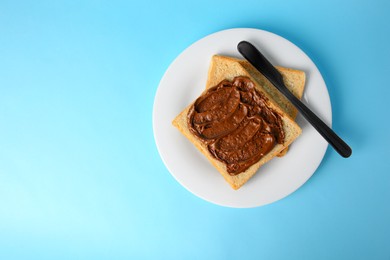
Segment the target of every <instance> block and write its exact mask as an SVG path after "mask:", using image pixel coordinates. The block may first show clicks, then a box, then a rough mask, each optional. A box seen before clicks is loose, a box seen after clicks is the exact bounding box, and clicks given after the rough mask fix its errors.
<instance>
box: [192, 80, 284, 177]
mask: <svg viewBox="0 0 390 260" xmlns="http://www.w3.org/2000/svg"><path fill="white" fill-rule="evenodd" d="M268 102H269V101H268V99H267V98H266V97H265V96H264V95H263V94H261V93H260V92H259V91H257V90H256V89H255V85H254V83H253V82H252V81H251V80H250V79H249V78H247V77H236V78H234V79H233V81H232V82H230V81H228V80H224V81H222V82H221V83H219V84H218V85H217V86H215V87H213V88H210V89H209V90H207V91H206V92H205V93H204V94H203V95H202V96H200V97H199V98H198V99H197V100H196V101H195V103H194V105H193V106H191V108H190V110H189V112H188V117H187V120H188V126H189V129H190V131H191V132H192V133H194V134H195V135H196V136H197V137H199V139H200V140H201V141H202V142H204V143H205V144H207V147H208V149H209V151H210V153H211V154H212V156H214V157H215V158H216V159H217V160H220V161H222V162H224V163H225V164H226V167H227V172H228V173H229V174H230V175H237V174H239V173H241V172H243V171H245V170H246V169H248V168H249V167H250V166H251V165H253V164H255V163H256V162H258V161H259V160H260V159H261V158H262V157H263V156H264V155H266V154H267V153H268V152H269V151H271V150H272V148H273V147H274V146H275V145H276V144H277V143H279V144H281V143H283V141H284V131H283V125H282V120H281V117H280V115H279V114H278V113H277V112H276V111H274V110H273V109H271V108H270V107H269V106H268Z"/></svg>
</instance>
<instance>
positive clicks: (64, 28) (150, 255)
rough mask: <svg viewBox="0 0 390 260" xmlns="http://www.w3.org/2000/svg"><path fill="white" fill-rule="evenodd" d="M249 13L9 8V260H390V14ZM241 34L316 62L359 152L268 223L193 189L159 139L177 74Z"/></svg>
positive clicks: (124, 6) (1, 178)
mask: <svg viewBox="0 0 390 260" xmlns="http://www.w3.org/2000/svg"><path fill="white" fill-rule="evenodd" d="M240 3H241V4H238V2H237V1H222V0H217V1H206V0H200V1H182V2H180V1H173V0H170V1H156V0H155V1H80V3H76V1H25V2H22V1H1V3H0V124H1V126H0V259H387V260H388V259H390V202H389V201H390V163H389V156H388V150H389V148H388V147H389V146H390V134H389V133H390V124H389V115H388V113H387V112H386V111H388V104H389V101H388V100H389V96H390V87H389V74H390V62H389V61H390V47H389V46H390V29H389V28H390V27H389V24H390V16H389V15H388V13H389V12H390V2H389V1H336V0H330V1H322V2H315V1H308V0H307V1H279V0H276V1H259V0H256V1H241V2H240ZM234 27H253V28H259V29H264V30H268V31H271V32H274V33H276V34H279V35H281V36H283V37H285V38H287V39H289V40H290V41H292V42H294V43H295V44H296V45H298V46H299V47H300V48H301V49H303V50H304V51H305V52H306V53H307V54H308V55H309V56H310V57H311V58H312V60H313V61H314V62H315V63H316V65H317V66H318V68H319V69H320V71H321V73H322V75H323V77H324V79H325V82H326V83H327V86H328V89H329V93H330V97H331V102H332V108H333V127H334V129H335V130H336V132H337V133H339V134H340V136H342V137H343V138H344V139H345V140H346V141H347V142H348V143H349V144H350V145H351V146H352V148H353V155H352V157H351V158H349V159H343V158H341V157H340V156H339V155H338V154H337V153H336V152H334V151H333V150H332V149H328V151H327V153H326V156H325V158H324V160H323V162H322V164H321V165H320V167H319V169H318V170H317V171H316V173H315V174H314V175H313V177H312V178H311V179H310V180H309V181H308V182H307V183H306V184H305V185H304V186H303V187H302V188H300V189H299V190H298V191H296V192H295V193H293V194H292V195H290V196H289V197H287V198H285V199H283V200H281V201H278V202H276V203H274V204H271V205H267V206H264V207H260V208H254V209H231V208H224V207H220V206H216V205H213V204H210V203H208V202H205V201H203V200H201V199H199V198H197V197H195V196H194V195H192V194H191V193H189V192H188V191H187V190H185V189H184V188H183V187H181V186H180V185H179V184H178V183H177V182H176V181H175V180H174V179H173V177H172V176H171V175H170V174H169V172H168V171H167V169H166V168H165V166H164V164H163V163H162V161H161V159H160V157H159V154H158V152H157V149H156V146H155V143H154V139H153V131H152V109H153V101H154V95H155V92H156V89H157V86H158V84H159V81H160V79H161V77H162V76H163V74H164V72H165V70H166V69H167V68H168V66H169V64H170V63H171V62H172V61H173V60H174V58H175V57H176V56H177V55H179V54H180V52H182V51H183V50H184V49H185V48H186V47H187V46H188V45H190V44H191V43H193V42H195V41H197V40H198V39H200V38H202V37H204V36H206V35H208V34H210V33H213V32H216V31H219V30H222V29H228V28H234ZM292 174H293V173H292Z"/></svg>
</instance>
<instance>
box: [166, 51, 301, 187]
mask: <svg viewBox="0 0 390 260" xmlns="http://www.w3.org/2000/svg"><path fill="white" fill-rule="evenodd" d="M218 57H220V56H214V57H213V59H212V61H211V66H210V69H209V75H208V80H207V84H206V87H207V88H206V90H205V92H207V91H208V89H209V88H210V87H212V86H216V85H218V84H220V82H221V81H223V80H228V81H233V80H234V79H235V78H236V77H244V78H246V79H249V81H250V82H252V83H253V86H254V88H255V89H256V91H257V92H258V93H260V94H261V95H262V96H264V98H265V100H266V104H267V107H268V108H269V109H271V110H272V111H275V113H277V114H278V116H280V120H281V125H282V128H283V132H284V138H283V142H282V143H276V144H275V146H273V148H272V149H271V150H270V151H269V152H267V153H266V154H265V155H264V156H262V157H261V158H260V159H259V160H258V161H256V162H255V163H254V164H252V165H251V166H249V168H247V169H245V170H244V171H242V172H240V173H238V174H235V175H232V174H231V173H229V172H228V166H227V164H226V163H224V162H222V161H221V160H218V159H217V158H216V157H215V154H214V155H213V154H212V153H211V152H210V150H209V147H208V145H207V144H206V143H205V142H203V141H202V140H201V138H199V137H198V136H197V135H196V134H194V132H193V131H191V129H190V126H189V121H188V114H189V111H190V110H191V109H192V108H193V106H194V104H195V102H196V101H194V102H192V104H190V105H189V106H188V107H186V108H185V109H184V110H183V111H182V112H181V113H180V114H179V115H178V116H177V117H176V118H175V119H174V120H173V122H172V124H173V125H174V126H175V127H176V128H177V129H178V130H179V131H180V132H181V133H182V134H183V135H184V136H185V137H187V138H188V139H189V140H190V141H191V143H193V144H194V145H195V147H196V148H198V149H199V150H200V152H201V153H202V154H203V155H204V156H206V158H207V159H208V160H209V161H210V163H211V164H212V165H213V166H214V167H215V168H216V169H217V170H218V171H219V172H220V174H221V175H222V176H223V177H224V179H225V180H226V181H227V182H228V183H229V184H230V186H231V187H232V188H233V189H235V190H237V189H239V188H240V187H242V185H244V184H245V183H246V182H247V181H248V180H249V179H250V178H251V177H252V176H254V175H255V174H256V172H257V170H258V169H259V168H260V167H261V166H262V165H264V164H265V163H266V162H268V161H269V160H271V159H272V158H274V157H275V156H277V155H278V154H279V153H280V152H281V151H282V150H284V149H285V148H286V147H288V146H289V145H290V144H291V143H292V142H293V141H294V140H295V139H296V138H297V137H298V136H299V135H300V134H301V131H302V130H301V128H300V127H299V126H298V125H297V124H296V123H295V122H294V120H293V119H292V118H291V117H290V116H289V115H288V114H287V113H286V112H285V111H284V110H283V109H281V108H280V107H279V106H278V105H277V103H276V101H274V100H273V98H272V96H271V95H270V94H269V93H268V92H267V91H266V90H265V88H264V87H263V86H262V85H260V84H259V83H258V80H256V79H255V78H254V76H253V75H254V74H253V75H252V74H250V73H249V72H248V70H247V69H245V68H244V66H243V64H241V63H240V62H232V60H230V59H229V58H226V59H225V58H223V59H219V58H218ZM216 60H217V62H218V64H217V66H214V65H213V64H214V62H216ZM244 65H245V64H244ZM205 92H204V93H205Z"/></svg>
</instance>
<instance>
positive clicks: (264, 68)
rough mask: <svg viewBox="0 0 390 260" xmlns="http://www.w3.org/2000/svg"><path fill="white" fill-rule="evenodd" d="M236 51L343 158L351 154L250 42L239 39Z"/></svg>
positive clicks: (347, 147)
mask: <svg viewBox="0 0 390 260" xmlns="http://www.w3.org/2000/svg"><path fill="white" fill-rule="evenodd" d="M237 49H238V51H239V52H240V53H241V54H242V56H244V58H245V59H246V60H248V61H249V63H251V64H252V65H253V66H254V67H255V68H256V69H257V70H258V71H260V72H261V74H263V75H264V76H265V77H266V78H267V79H268V80H269V81H270V82H271V83H272V84H273V85H274V86H275V87H276V88H277V89H278V90H279V91H280V92H281V93H282V94H283V95H284V96H285V97H286V98H287V99H288V100H289V101H290V102H291V103H292V104H293V105H294V106H295V107H296V108H297V109H298V111H299V112H300V113H301V114H302V116H303V117H304V118H305V119H306V120H307V121H308V122H309V123H310V124H311V125H312V126H313V127H314V128H315V129H316V130H317V131H318V132H319V133H320V134H321V135H322V137H324V139H325V140H326V141H327V142H328V143H329V144H330V145H331V146H332V147H333V148H334V149H335V150H336V151H337V152H338V153H339V154H340V155H341V156H343V157H344V158H348V157H349V156H351V154H352V149H351V148H350V147H349V146H348V144H346V143H345V142H344V141H343V140H342V139H341V138H340V137H339V136H338V135H337V134H336V133H335V132H334V131H333V130H332V129H331V128H329V127H328V126H327V125H326V124H325V123H324V122H323V121H322V120H321V119H320V118H319V117H318V116H316V115H315V114H314V113H313V112H312V111H311V110H310V109H309V108H308V107H307V106H305V104H303V103H302V102H301V101H300V100H299V99H298V98H297V97H295V96H294V95H293V94H292V93H291V92H290V91H289V90H288V89H287V87H286V86H285V85H284V82H283V77H282V75H281V74H280V73H279V71H278V70H277V69H276V68H275V67H274V66H273V65H272V64H271V63H270V62H269V61H268V60H267V59H266V58H265V57H264V56H263V54H261V52H260V51H259V50H258V49H256V47H255V46H253V45H252V44H251V43H249V42H247V41H241V42H240V43H239V44H238V45H237Z"/></svg>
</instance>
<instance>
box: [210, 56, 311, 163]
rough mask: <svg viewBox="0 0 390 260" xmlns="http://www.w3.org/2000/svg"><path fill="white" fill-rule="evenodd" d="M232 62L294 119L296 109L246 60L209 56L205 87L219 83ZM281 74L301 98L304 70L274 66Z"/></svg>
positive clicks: (289, 87)
mask: <svg viewBox="0 0 390 260" xmlns="http://www.w3.org/2000/svg"><path fill="white" fill-rule="evenodd" d="M232 63H239V64H241V66H242V67H244V69H245V70H246V71H247V72H248V73H249V74H250V75H251V76H252V77H253V78H254V79H255V81H256V82H257V83H258V84H259V85H260V86H262V87H263V89H264V90H265V91H266V92H267V93H268V94H269V95H270V96H271V97H272V99H273V100H274V101H275V103H276V104H277V105H278V106H279V107H280V108H281V109H282V110H284V112H286V114H287V115H289V116H290V117H291V118H292V119H294V120H295V118H296V116H297V113H298V111H297V109H296V108H295V107H294V106H293V105H292V104H291V103H290V101H288V99H287V98H286V97H285V96H283V95H282V94H281V93H280V92H279V91H278V90H277V89H276V88H275V87H274V86H273V85H272V83H271V82H269V81H268V79H267V78H266V77H264V76H263V74H261V73H260V72H259V71H258V70H257V69H255V68H254V67H253V66H252V65H251V64H250V63H249V62H248V61H246V60H242V59H236V58H232V57H227V56H222V55H214V56H213V57H212V58H211V62H210V67H209V72H208V75H209V76H208V79H207V82H206V89H208V88H211V87H213V86H215V85H216V84H218V83H219V81H220V79H221V78H223V75H224V72H225V70H226V69H227V68H229V67H230V66H232ZM276 68H277V69H278V71H279V72H280V73H281V74H282V76H283V81H284V83H285V85H286V87H287V88H288V90H290V91H291V93H293V94H294V95H295V96H296V97H297V98H299V99H301V98H302V95H303V90H304V88H305V80H306V77H305V72H303V71H301V70H294V69H289V68H284V67H278V66H277V67H276ZM287 150H288V147H286V149H284V150H283V151H281V152H280V153H279V154H278V156H279V157H282V156H284V155H285V154H286V152H287Z"/></svg>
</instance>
